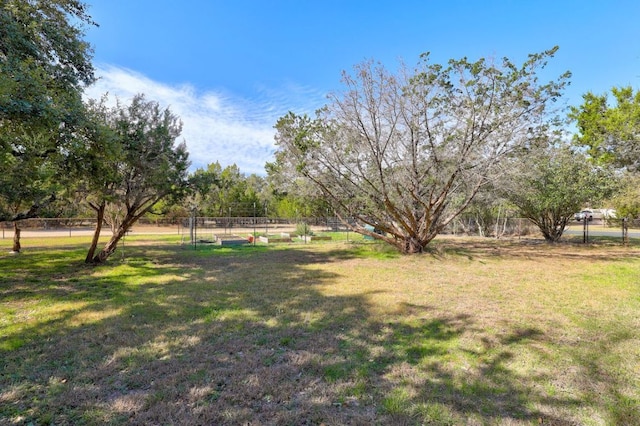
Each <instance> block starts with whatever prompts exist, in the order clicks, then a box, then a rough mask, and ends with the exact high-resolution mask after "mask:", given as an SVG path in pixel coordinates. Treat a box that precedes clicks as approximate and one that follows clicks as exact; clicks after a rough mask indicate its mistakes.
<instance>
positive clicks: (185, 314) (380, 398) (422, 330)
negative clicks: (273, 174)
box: [0, 235, 640, 425]
mask: <svg viewBox="0 0 640 426" xmlns="http://www.w3.org/2000/svg"><path fill="white" fill-rule="evenodd" d="M352 237H355V236H353V235H352ZM353 240H354V238H352V239H351V241H349V242H347V241H345V240H341V241H335V239H334V241H332V242H322V243H321V242H319V243H310V244H302V243H296V244H278V245H270V246H264V245H257V246H255V247H251V246H246V247H234V248H227V247H225V248H221V247H217V246H211V245H201V246H198V250H197V251H194V250H193V248H192V247H189V246H181V245H180V244H179V237H178V236H164V237H150V236H146V237H142V236H140V237H135V238H127V240H126V243H125V253H126V255H125V258H124V260H123V259H122V256H121V253H120V251H119V252H117V253H116V254H115V255H114V256H113V257H112V259H111V260H110V262H109V264H108V265H106V266H99V267H95V266H86V265H84V264H83V259H84V256H85V254H86V248H87V245H88V238H84V239H83V238H80V237H74V238H64V239H63V238H61V239H56V238H47V239H39V240H37V244H36V243H35V241H36V240H24V241H23V248H24V253H22V254H20V255H18V256H13V255H9V254H7V253H8V250H9V248H10V241H8V240H0V424H3V425H4V424H9V425H11V424H37V425H43V424H55V425H65V424H69V425H83V424H96V425H98V424H100V425H101V424H141V425H142V424H144V425H148V424H180V425H224V424H228V425H241V424H243V425H247V424H249V425H289V424H290V425H305V424H306V425H321V424H324V425H342V424H352V425H371V424H380V425H404V424H406V425H413V424H452V425H458V424H462V425H468V424H470V425H484V424H490V425H493V424H497V425H539V424H545V425H546V424H553V425H574V424H579V425H615V424H619V425H631V424H637V423H636V422H637V419H638V418H640V408H639V406H640V256H639V255H640V247H637V246H632V247H620V246H618V245H614V244H611V243H608V242H606V241H603V242H600V243H595V244H590V245H586V246H585V245H581V244H576V243H570V242H569V243H566V242H565V243H560V244H556V245H548V244H545V243H543V242H542V241H540V240H535V239H528V240H524V239H523V240H511V241H510V240H499V241H496V240H490V239H475V238H446V237H443V238H439V239H437V240H436V241H435V243H434V244H433V249H432V251H431V252H430V253H428V254H424V255H419V256H408V257H402V256H398V255H395V254H394V253H392V252H389V251H387V250H385V249H382V248H380V246H379V245H377V244H365V243H362V242H358V241H353ZM35 245H37V247H35Z"/></svg>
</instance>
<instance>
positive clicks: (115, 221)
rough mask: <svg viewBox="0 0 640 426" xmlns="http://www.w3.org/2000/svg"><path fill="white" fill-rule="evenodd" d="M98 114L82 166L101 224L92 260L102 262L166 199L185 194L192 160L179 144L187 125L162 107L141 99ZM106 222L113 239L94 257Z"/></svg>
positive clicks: (101, 106) (90, 200) (101, 107)
mask: <svg viewBox="0 0 640 426" xmlns="http://www.w3.org/2000/svg"><path fill="white" fill-rule="evenodd" d="M92 111H93V115H92V119H93V121H94V125H93V126H92V127H89V130H88V131H87V133H86V134H85V135H84V138H83V141H84V144H85V147H84V151H83V157H84V158H80V160H82V161H80V163H81V164H84V165H85V168H86V169H85V170H84V171H83V172H82V173H81V175H82V176H84V180H83V181H80V182H81V185H80V186H79V188H80V189H83V190H84V191H85V192H86V194H87V202H88V203H89V205H90V206H91V208H92V209H93V210H94V211H95V212H96V215H97V219H98V224H97V226H96V230H95V232H94V238H93V241H92V244H91V247H90V249H89V253H88V255H87V259H86V261H87V262H93V263H102V262H104V261H106V260H107V258H108V257H109V256H110V255H111V254H113V253H114V252H115V250H116V248H117V244H118V242H119V241H120V239H122V237H123V236H124V235H126V233H127V231H129V229H130V228H131V227H132V226H133V225H134V224H135V222H136V221H137V220H138V219H139V218H140V217H142V216H143V215H145V214H146V213H147V212H149V211H150V210H151V209H152V208H153V207H154V206H155V205H156V204H157V203H158V202H159V201H160V200H163V199H166V198H167V197H172V196H176V197H180V196H182V195H183V194H184V192H185V191H186V189H187V168H188V166H189V161H188V153H187V151H186V146H185V144H184V143H179V144H176V140H177V138H178V137H179V136H180V133H181V131H182V123H181V122H180V120H179V118H178V117H177V116H176V115H174V114H173V113H172V112H171V111H170V110H169V109H161V108H160V106H159V105H158V103H157V102H154V101H147V100H146V99H145V98H144V96H143V95H137V96H135V97H134V98H133V100H132V102H131V104H130V105H128V106H124V105H122V104H120V103H118V105H117V106H116V107H114V108H107V107H106V106H105V105H104V103H101V104H94V105H93V108H92ZM77 152H80V150H79V149H78V151H77ZM103 219H104V220H105V221H106V222H108V223H109V224H110V225H111V228H112V233H113V235H112V237H111V239H110V240H109V241H108V242H107V243H106V244H105V246H104V247H103V248H102V250H100V251H99V252H98V253H97V254H95V255H94V253H95V251H96V246H97V243H98V238H99V235H100V231H101V225H102V221H103Z"/></svg>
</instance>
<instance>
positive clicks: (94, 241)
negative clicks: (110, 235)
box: [84, 202, 106, 263]
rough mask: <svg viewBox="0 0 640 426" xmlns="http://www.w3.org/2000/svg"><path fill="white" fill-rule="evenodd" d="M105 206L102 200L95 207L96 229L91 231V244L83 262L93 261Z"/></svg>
mask: <svg viewBox="0 0 640 426" xmlns="http://www.w3.org/2000/svg"><path fill="white" fill-rule="evenodd" d="M105 207H106V203H105V202H103V203H102V204H101V205H100V206H98V207H97V208H96V209H95V210H96V212H97V218H98V222H97V223H96V229H95V230H94V231H93V239H92V240H91V246H90V247H89V252H88V253H87V257H86V258H85V259H84V263H93V256H94V254H95V252H96V248H97V247H98V240H99V239H100V232H101V231H102V222H103V220H104V211H105Z"/></svg>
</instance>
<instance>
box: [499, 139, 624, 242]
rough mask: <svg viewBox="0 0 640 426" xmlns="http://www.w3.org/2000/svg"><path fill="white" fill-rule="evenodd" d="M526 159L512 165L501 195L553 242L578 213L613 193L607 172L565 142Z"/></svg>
mask: <svg viewBox="0 0 640 426" xmlns="http://www.w3.org/2000/svg"><path fill="white" fill-rule="evenodd" d="M526 158H527V160H526V161H522V160H517V161H514V162H512V164H511V165H510V167H509V170H508V172H507V174H506V175H505V179H502V183H501V185H500V186H499V187H498V188H499V189H498V191H497V193H499V194H501V195H502V196H503V197H504V198H506V199H507V200H509V201H510V202H511V203H512V204H513V205H515V206H516V207H517V208H518V210H519V213H520V215H521V216H522V217H524V218H527V219H529V220H530V221H531V222H533V223H534V224H535V225H536V226H537V227H538V228H539V229H540V232H541V233H542V235H543V236H544V238H545V240H547V241H549V242H557V241H558V240H559V239H560V238H561V237H562V234H563V233H564V230H565V228H566V226H567V225H568V224H569V221H570V220H571V219H573V215H574V214H575V213H576V212H578V211H580V210H581V209H582V208H583V207H584V206H585V205H590V204H591V205H593V204H594V203H596V202H598V201H601V200H602V199H604V198H606V197H607V196H609V195H610V193H611V189H612V179H611V175H610V174H609V173H607V171H606V169H603V168H601V167H597V166H594V165H593V164H592V163H590V162H589V161H588V159H587V157H586V156H585V155H584V154H583V153H581V152H577V151H573V150H572V149H571V148H570V147H568V146H566V145H564V144H562V143H556V144H551V145H549V146H543V147H535V148H534V149H532V150H529V151H528V152H527V155H526Z"/></svg>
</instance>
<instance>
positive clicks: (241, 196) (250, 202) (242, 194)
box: [189, 162, 266, 217]
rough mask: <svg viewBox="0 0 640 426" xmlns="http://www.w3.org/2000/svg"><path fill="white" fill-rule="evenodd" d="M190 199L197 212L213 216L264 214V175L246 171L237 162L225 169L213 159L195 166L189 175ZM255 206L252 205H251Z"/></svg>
mask: <svg viewBox="0 0 640 426" xmlns="http://www.w3.org/2000/svg"><path fill="white" fill-rule="evenodd" d="M190 180H191V187H192V189H193V190H194V193H195V194H194V197H195V198H193V200H190V201H189V203H193V204H194V205H195V206H197V208H198V211H199V212H200V214H203V215H206V216H214V217H225V216H227V215H229V214H230V213H231V214H233V215H234V216H253V215H254V213H255V214H256V216H262V215H263V214H264V209H263V206H264V204H265V201H266V199H265V198H264V186H265V182H264V178H262V177H260V176H258V175H255V174H252V175H249V176H247V175H245V174H244V173H242V172H241V171H240V169H239V168H238V166H237V165H235V164H233V165H230V166H227V167H225V168H224V169H223V168H222V166H221V165H220V163H218V162H215V163H211V164H209V165H208V166H207V168H206V169H201V168H199V169H197V170H196V171H195V172H194V173H193V175H192V176H191V179H190ZM254 206H255V209H254Z"/></svg>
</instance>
